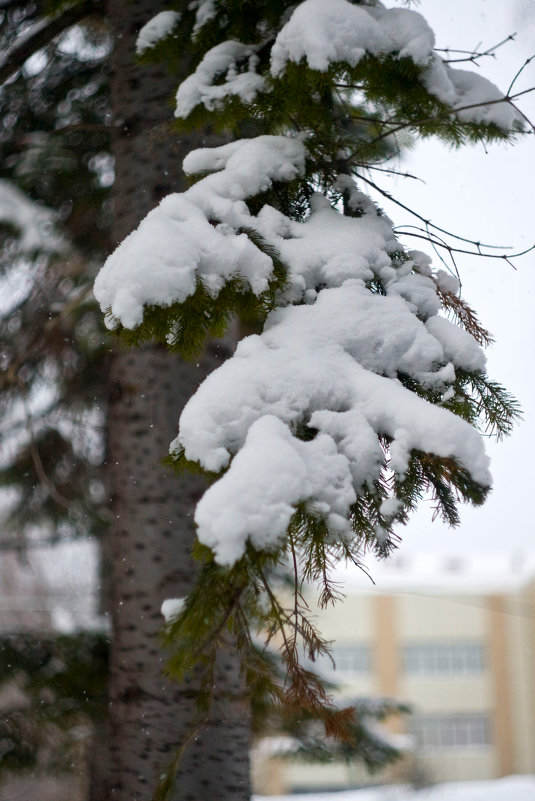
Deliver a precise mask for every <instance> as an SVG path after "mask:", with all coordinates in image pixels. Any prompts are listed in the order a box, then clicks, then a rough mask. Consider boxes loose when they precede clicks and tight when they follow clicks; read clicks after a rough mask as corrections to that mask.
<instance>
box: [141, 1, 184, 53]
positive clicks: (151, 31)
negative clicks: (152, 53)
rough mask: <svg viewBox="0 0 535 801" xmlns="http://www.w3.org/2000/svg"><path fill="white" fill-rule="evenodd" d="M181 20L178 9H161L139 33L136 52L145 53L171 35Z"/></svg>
mask: <svg viewBox="0 0 535 801" xmlns="http://www.w3.org/2000/svg"><path fill="white" fill-rule="evenodd" d="M179 22H180V14H179V13H178V11H160V13H159V14H156V16H155V17H153V18H152V19H151V20H149V21H148V22H147V24H146V25H144V26H143V27H142V28H141V30H140V32H139V33H138V36H137V40H136V53H137V55H138V56H141V55H143V53H145V51H147V50H151V49H152V48H153V47H155V46H156V45H157V44H158V42H160V41H161V40H162V39H165V38H166V37H168V36H170V35H171V34H172V32H173V30H174V29H175V28H176V26H177V25H178V23H179Z"/></svg>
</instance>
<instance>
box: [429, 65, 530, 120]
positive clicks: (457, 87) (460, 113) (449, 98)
mask: <svg viewBox="0 0 535 801" xmlns="http://www.w3.org/2000/svg"><path fill="white" fill-rule="evenodd" d="M422 80H423V84H424V86H425V87H426V89H427V91H428V92H429V93H430V94H432V95H435V97H437V98H438V99H439V100H440V101H441V102H443V103H447V104H448V105H450V106H451V107H452V109H453V110H454V112H455V116H457V117H458V118H459V119H461V120H463V121H464V122H476V123H485V124H486V125H489V124H491V123H492V124H494V125H497V126H498V127H499V128H502V129H504V130H506V131H511V130H519V129H522V127H523V121H522V117H521V115H520V114H519V113H518V112H517V111H516V109H515V108H514V106H513V105H512V104H511V103H510V102H509V101H508V100H507V99H506V98H505V97H504V95H503V93H502V92H500V90H499V89H498V87H497V86H495V85H494V84H493V83H491V82H490V81H489V80H487V79H486V78H484V77H483V76H482V75H478V74H477V73H476V72H471V71H469V70H460V69H453V68H452V67H449V66H448V65H447V64H445V63H444V61H443V60H442V59H441V58H439V57H438V56H435V57H434V58H433V61H432V62H431V64H430V66H429V67H428V69H427V70H426V71H425V72H424V75H423V79H422Z"/></svg>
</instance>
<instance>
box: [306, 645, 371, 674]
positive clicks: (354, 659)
mask: <svg viewBox="0 0 535 801" xmlns="http://www.w3.org/2000/svg"><path fill="white" fill-rule="evenodd" d="M331 654H332V658H333V660H334V664H335V666H336V667H335V668H333V664H332V662H331V660H330V659H329V657H327V656H325V657H322V658H321V660H318V665H321V668H322V670H323V671H327V672H331V671H332V670H333V669H334V670H336V673H337V675H339V676H356V675H359V674H363V673H368V672H369V670H370V649H369V648H368V647H367V646H366V645H360V644H356V643H352V644H343V645H339V644H335V645H334V646H333V647H332V649H331Z"/></svg>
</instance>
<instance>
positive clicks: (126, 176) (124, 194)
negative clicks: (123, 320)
mask: <svg viewBox="0 0 535 801" xmlns="http://www.w3.org/2000/svg"><path fill="white" fill-rule="evenodd" d="M159 10H160V9H159V8H158V7H157V6H155V4H154V3H153V2H151V1H150V0H133V2H125V0H109V4H108V15H109V18H110V21H111V25H112V28H113V30H114V31H115V34H116V47H115V50H114V55H113V61H112V75H111V81H112V103H113V106H114V116H115V119H114V124H115V126H116V131H117V134H116V141H115V145H114V152H115V159H116V189H115V230H114V235H115V239H116V240H117V241H119V240H121V239H122V238H123V237H124V236H125V235H126V234H127V233H129V231H131V230H132V229H133V228H135V227H136V225H137V224H138V223H139V221H140V220H141V218H142V217H143V216H144V215H145V214H146V213H147V212H148V211H149V210H150V209H151V208H152V207H153V206H155V205H156V204H157V203H158V201H159V200H160V199H161V197H163V196H164V195H165V194H167V193H168V192H170V191H174V190H176V189H180V188H181V179H180V164H181V161H182V158H183V156H184V155H185V153H186V152H188V151H189V150H190V149H191V148H192V147H193V146H194V145H195V144H197V143H198V142H193V141H191V140H190V141H181V142H178V141H177V139H176V136H174V135H172V134H171V132H170V130H169V123H170V121H171V119H172V116H171V108H170V105H169V102H168V99H169V97H170V96H171V95H172V94H173V92H174V90H175V89H176V85H177V83H178V80H177V79H175V80H173V79H170V78H169V76H168V75H166V74H165V72H164V70H163V69H159V68H148V67H137V66H135V64H134V43H135V37H136V34H137V32H138V30H139V28H140V27H141V25H142V24H144V23H145V22H146V21H147V20H148V19H150V18H151V17H152V16H153V15H154V14H155V13H157V12H158V11H159ZM197 139H198V140H199V137H197ZM177 246H178V245H177ZM222 356H224V347H222V346H218V347H217V346H215V345H214V346H211V348H209V349H208V350H207V352H206V353H205V354H204V355H203V357H202V358H201V359H200V360H199V361H198V362H197V363H192V364H186V363H184V362H181V361H180V360H179V359H178V358H177V357H173V356H171V355H170V354H168V353H167V352H165V351H164V350H163V349H161V348H159V347H154V346H149V347H145V348H143V349H141V350H136V351H129V352H126V351H119V350H117V351H116V352H115V353H114V354H113V357H112V367H111V378H110V382H111V383H110V397H109V434H108V443H109V446H108V469H109V475H110V482H111V486H112V509H113V518H114V519H113V525H112V532H111V536H112V538H113V565H114V567H113V610H112V618H113V640H112V666H111V672H112V678H111V705H110V715H111V726H112V735H111V748H110V752H111V762H112V766H113V768H112V770H113V777H112V781H111V790H110V793H109V797H110V798H112V799H114V801H141V800H142V799H143V801H148V799H150V798H151V796H152V793H153V791H154V789H155V786H156V784H157V781H158V778H159V777H160V776H161V774H162V773H163V772H164V771H165V769H166V768H167V766H168V764H169V763H170V761H171V760H172V758H173V756H174V754H175V752H176V749H177V748H178V747H179V746H180V744H181V743H182V742H183V741H184V738H185V737H187V735H188V732H189V725H190V723H191V720H192V717H193V700H192V699H193V696H194V691H195V687H194V684H193V683H192V682H191V681H190V682H188V683H186V684H185V685H183V686H182V685H178V684H176V683H173V682H171V681H169V680H167V679H166V678H165V677H164V676H163V675H162V667H163V664H164V662H165V654H164V653H163V652H162V650H161V648H160V646H159V642H158V633H159V631H160V629H161V626H162V623H163V619H162V617H161V613H160V607H161V603H162V601H163V600H164V599H166V598H174V597H182V596H183V595H185V594H186V593H187V591H188V589H189V587H190V585H191V580H192V575H193V572H194V565H193V562H192V560H191V557H190V549H191V545H192V542H193V524H192V512H193V508H194V504H195V502H196V501H197V499H198V497H199V495H200V493H201V492H202V491H203V489H204V485H203V483H202V481H201V480H200V479H199V478H198V477H193V476H184V477H183V478H181V479H180V480H179V479H177V477H176V476H175V475H174V474H172V473H171V472H170V471H168V470H165V469H164V468H163V467H162V465H161V459H162V458H163V457H164V456H165V455H166V453H167V450H168V445H169V442H170V440H171V439H172V438H173V437H174V436H175V434H176V425H177V420H178V415H179V412H180V408H181V406H182V405H183V403H184V402H185V401H186V400H187V399H188V397H189V396H190V395H191V394H192V392H193V391H194V389H195V388H196V386H197V385H198V384H199V383H200V381H201V380H202V379H203V377H204V376H205V375H206V373H207V372H208V371H209V370H210V369H212V368H213V367H214V366H215V364H216V363H217V361H218V359H220V358H222ZM219 667H220V670H219V671H218V676H219V678H218V683H219V686H218V689H217V694H218V696H217V700H216V704H215V706H214V711H213V714H212V716H211V718H210V721H209V723H208V725H207V726H206V727H205V729H204V730H203V731H202V732H201V733H200V734H199V735H198V736H196V737H195V738H194V740H193V741H192V743H191V744H190V746H189V747H188V748H187V750H186V752H185V756H184V759H183V762H182V763H181V768H180V771H179V777H178V782H177V789H176V792H175V794H174V796H173V799H174V801H178V800H179V801H202V799H207V801H208V799H210V801H212V799H213V800H221V801H223V800H224V799H225V800H226V799H228V801H230V799H232V801H241V800H242V799H243V800H245V799H248V798H249V795H250V791H249V766H248V744H249V734H248V729H249V727H248V705H247V703H246V699H245V696H244V694H243V687H242V682H241V679H240V677H239V667H238V664H237V660H236V656H235V655H234V654H233V653H232V651H231V650H229V652H228V653H224V654H222V655H221V664H220V666H219Z"/></svg>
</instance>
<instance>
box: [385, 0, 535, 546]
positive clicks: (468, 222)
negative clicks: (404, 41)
mask: <svg viewBox="0 0 535 801" xmlns="http://www.w3.org/2000/svg"><path fill="white" fill-rule="evenodd" d="M412 7H413V8H414V9H415V10H417V11H419V12H420V13H422V14H423V15H424V16H425V17H426V19H427V21H428V22H429V24H430V25H431V27H432V28H433V29H434V31H435V34H436V38H437V46H438V47H450V48H459V49H467V50H473V49H478V50H484V49H487V48H488V47H489V46H491V45H494V44H496V43H497V42H499V41H500V40H502V39H504V38H505V37H506V36H508V35H509V34H511V33H515V32H517V38H516V41H515V42H509V43H507V44H506V45H504V46H503V47H501V48H500V49H499V50H498V52H497V58H496V59H492V58H485V59H483V60H481V62H480V67H479V70H480V71H481V74H482V75H484V76H485V77H487V78H489V79H490V80H492V81H493V82H494V83H496V84H497V85H498V86H499V88H500V89H501V90H502V91H504V92H505V91H506V90H507V88H508V86H509V84H510V82H511V80H512V78H513V77H514V75H515V73H516V71H517V70H518V69H519V67H521V66H522V64H523V62H524V61H525V60H526V58H527V57H529V56H530V55H533V54H534V53H535V0H511V2H504V1H503V0H469V2H467V0H447V2H445V0H421V2H420V3H419V4H418V5H417V6H415V5H413V6H412ZM456 66H457V67H459V68H463V69H470V70H476V69H478V67H476V66H475V65H473V64H469V63H468V64H458V65H456ZM530 86H535V61H534V62H533V63H532V64H530V65H529V66H528V68H527V69H526V70H525V71H524V73H523V75H522V76H521V78H520V79H519V81H518V83H517V84H515V87H516V88H517V90H522V89H526V88H528V87H530ZM519 106H520V108H521V109H522V111H523V112H524V113H525V114H527V115H528V116H529V117H530V118H531V119H532V120H534V121H535V92H534V93H533V94H531V95H526V96H525V97H523V98H522V99H521V100H520V101H519ZM402 169H403V170H407V171H409V172H411V173H414V174H417V175H418V176H420V177H421V178H423V179H424V180H425V181H426V184H422V183H420V182H416V181H411V180H407V179H404V180H401V179H389V178H387V177H386V176H384V175H382V176H381V179H382V180H381V181H380V183H381V185H382V186H383V187H384V188H386V189H388V190H391V191H393V192H394V193H395V194H396V196H397V197H398V198H399V199H402V200H403V202H405V203H406V204H407V205H409V206H411V207H413V208H414V209H415V210H417V211H419V212H420V213H422V214H423V215H424V216H428V217H429V218H431V219H432V221H433V222H434V223H436V224H437V225H440V226H441V227H443V228H446V229H448V230H452V231H454V232H455V233H458V234H460V235H462V236H467V237H473V238H474V239H478V240H480V241H482V242H488V243H496V244H505V245H511V246H512V247H513V248H514V249H515V250H523V249H525V248H526V247H529V246H530V245H531V244H533V243H534V242H535V223H534V203H533V198H532V193H533V183H534V179H535V136H526V137H524V138H523V140H522V141H520V142H518V143H517V144H516V145H515V146H510V145H503V144H500V145H494V146H492V147H490V148H488V152H485V150H484V148H483V147H482V146H481V145H478V146H471V147H468V148H463V149H461V150H459V151H452V150H450V149H448V148H446V147H444V146H442V145H440V144H438V143H437V142H431V141H429V142H427V143H423V144H421V145H418V146H417V147H416V148H415V149H414V150H413V151H411V152H410V153H409V154H408V155H407V156H406V157H405V159H404V161H403V164H402ZM383 205H384V207H385V208H386V210H387V211H388V213H389V214H390V215H391V217H392V219H393V220H394V222H395V223H396V224H400V223H403V222H409V220H407V219H406V218H403V217H402V214H403V213H402V212H401V210H400V209H398V208H396V207H393V206H388V205H386V203H383ZM410 222H413V223H414V222H417V221H415V220H411V221H410ZM405 243H406V244H407V245H408V246H409V247H414V248H416V249H421V250H426V251H427V252H429V253H430V255H433V254H432V250H430V249H429V248H428V247H425V246H424V243H423V242H422V240H418V239H406V240H405ZM437 261H438V260H437V259H436V258H434V263H435V264H437ZM515 264H516V267H517V270H516V271H515V270H513V269H512V268H511V267H510V266H509V265H507V264H506V263H505V262H502V261H498V260H484V259H477V258H473V257H469V256H468V257H460V258H459V259H458V265H459V267H460V272H461V279H462V281H463V295H464V297H465V298H466V299H467V300H468V302H469V303H470V304H471V305H472V306H473V307H474V308H475V309H476V311H477V312H478V314H479V317H480V319H481V321H482V323H483V324H484V325H485V326H486V327H487V328H488V329H489V330H490V331H491V332H492V334H493V335H494V337H495V339H496V344H495V345H493V346H492V348H491V349H490V350H489V351H488V357H489V373H490V375H491V376H492V377H493V378H494V379H495V380H497V381H499V382H500V383H502V384H504V385H505V386H506V387H507V388H508V389H509V390H510V391H511V392H513V393H514V394H515V395H516V397H517V398H518V399H519V400H520V403H521V406H522V408H523V411H524V421H523V422H522V423H521V424H520V425H519V426H518V427H517V429H516V430H515V432H514V434H513V436H512V437H510V438H509V439H508V440H506V441H505V442H502V443H500V444H499V445H495V444H494V443H490V444H489V449H488V450H489V453H490V454H491V457H492V472H493V476H494V490H493V494H492V495H491V497H490V499H489V500H488V501H487V503H486V504H485V506H484V507H482V508H479V509H473V508H469V507H464V509H463V512H462V523H461V526H460V527H459V528H458V529H455V530H451V529H449V528H447V527H444V526H442V524H441V523H439V522H435V523H431V516H432V510H431V508H430V507H431V505H430V504H428V506H427V508H426V509H425V510H424V511H422V512H420V513H418V515H417V516H416V517H415V518H413V522H412V524H409V526H407V528H406V529H405V530H404V531H403V544H402V545H401V551H402V553H405V554H414V553H417V552H418V553H421V552H422V551H434V552H438V553H448V554H453V553H457V554H462V553H466V554H475V553H489V552H496V553H497V552H504V551H505V552H509V553H511V552H512V553H522V552H524V553H535V526H534V524H533V522H532V513H531V501H532V497H533V494H534V491H535V489H534V479H535V471H534V469H533V464H532V455H531V447H532V443H533V441H534V435H535V397H534V392H533V389H534V381H533V377H532V372H531V371H532V363H533V355H532V354H533V343H534V340H535V337H534V334H535V321H534V320H535V316H534V313H533V310H534V305H535V304H534V301H535V289H534V283H533V276H534V273H535V254H533V253H531V254H529V255H528V256H524V257H523V258H521V259H518V260H516V262H515Z"/></svg>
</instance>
